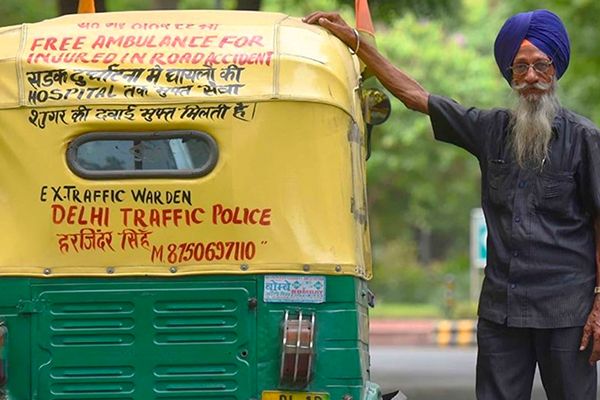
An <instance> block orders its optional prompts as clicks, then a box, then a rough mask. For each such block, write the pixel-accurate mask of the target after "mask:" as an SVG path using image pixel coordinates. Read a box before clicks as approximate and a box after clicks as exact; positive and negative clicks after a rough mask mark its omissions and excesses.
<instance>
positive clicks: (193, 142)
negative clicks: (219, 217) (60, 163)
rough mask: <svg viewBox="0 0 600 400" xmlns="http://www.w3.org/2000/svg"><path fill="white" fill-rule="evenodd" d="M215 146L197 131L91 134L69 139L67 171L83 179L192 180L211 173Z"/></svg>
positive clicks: (211, 140)
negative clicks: (68, 169) (69, 170)
mask: <svg viewBox="0 0 600 400" xmlns="http://www.w3.org/2000/svg"><path fill="white" fill-rule="evenodd" d="M218 155H219V152H218V147H217V143H216V141H215V140H214V139H213V137H212V136H210V135H209V134H207V133H205V132H200V131H162V132H91V133H86V134H84V135H82V136H79V137H78V138H77V139H75V140H73V141H72V142H71V143H70V144H69V147H68V150H67V163H68V165H69V168H70V169H71V170H72V171H73V172H74V173H75V174H76V175H78V176H80V177H82V178H87V179H123V178H196V177H200V176H204V175H206V174H208V173H209V172H210V171H212V170H213V168H214V167H215V165H216V163H217V160H218Z"/></svg>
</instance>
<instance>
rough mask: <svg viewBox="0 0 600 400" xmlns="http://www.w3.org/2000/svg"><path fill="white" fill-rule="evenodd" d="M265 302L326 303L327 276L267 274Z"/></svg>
mask: <svg viewBox="0 0 600 400" xmlns="http://www.w3.org/2000/svg"><path fill="white" fill-rule="evenodd" d="M264 301H265V303H324V302H325V277H324V276H302V275H266V276H265V290H264Z"/></svg>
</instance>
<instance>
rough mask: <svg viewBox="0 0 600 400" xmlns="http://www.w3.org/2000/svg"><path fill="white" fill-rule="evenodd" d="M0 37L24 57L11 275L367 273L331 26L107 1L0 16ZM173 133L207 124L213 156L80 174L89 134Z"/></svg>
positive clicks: (347, 74) (6, 201) (12, 102)
mask: <svg viewBox="0 0 600 400" xmlns="http://www.w3.org/2000/svg"><path fill="white" fill-rule="evenodd" d="M3 32H4V33H3ZM4 42H6V46H4V44H5V43H4ZM0 49H1V50H0V71H11V70H12V71H14V72H13V74H12V75H11V74H10V73H7V74H5V75H3V74H0V108H2V109H0V221H2V229H1V230H0V275H31V276H50V277H52V276H73V275H81V276H107V275H109V276H127V275H189V274H206V273H261V272H282V271H289V272H299V273H321V274H352V275H358V276H362V277H366V278H369V277H370V275H371V271H370V269H371V266H370V245H369V237H368V228H367V226H368V225H367V218H366V202H365V195H364V189H365V188H364V185H365V170H364V141H363V139H362V138H363V136H362V129H359V128H358V127H359V126H361V124H362V117H361V116H360V111H359V108H360V107H359V103H358V102H359V99H358V95H357V91H356V87H357V85H358V81H359V76H358V70H357V69H358V63H357V61H356V59H355V58H354V57H351V56H350V55H349V54H348V50H347V48H346V47H345V46H343V45H342V44H341V43H340V42H339V41H337V40H336V39H333V38H332V37H331V36H330V35H328V34H327V33H325V32H324V31H323V30H321V29H320V28H316V27H312V26H308V25H306V24H302V23H301V22H300V21H299V20H297V19H292V18H289V17H287V16H285V15H282V14H269V13H229V12H209V11H185V12H181V11H171V12H131V13H99V14H86V15H73V16H64V17H61V18H57V19H53V20H48V21H43V22H40V23H38V24H31V25H23V26H22V27H20V28H11V29H8V30H5V31H0ZM7 49H9V50H7ZM17 49H18V50H17ZM11 55H12V56H11ZM173 130H197V131H203V132H206V133H208V134H209V135H211V136H212V137H213V138H214V139H215V140H216V142H217V144H218V148H219V159H218V162H217V165H216V168H215V169H214V170H213V171H212V172H211V173H209V174H208V175H206V176H204V177H200V178H194V179H120V180H118V179H112V180H86V179H83V178H81V177H78V176H76V175H75V174H74V173H73V172H72V171H71V170H70V169H69V168H68V166H67V161H66V152H67V148H68V146H69V143H70V142H71V141H72V140H74V139H75V138H77V137H79V136H81V135H82V134H85V133H89V132H149V131H152V132H159V131H173Z"/></svg>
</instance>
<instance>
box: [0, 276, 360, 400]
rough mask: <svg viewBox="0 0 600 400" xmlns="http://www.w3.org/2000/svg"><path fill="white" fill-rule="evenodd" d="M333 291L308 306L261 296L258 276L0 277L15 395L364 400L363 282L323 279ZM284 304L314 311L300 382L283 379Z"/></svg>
mask: <svg viewBox="0 0 600 400" xmlns="http://www.w3.org/2000/svg"><path fill="white" fill-rule="evenodd" d="M326 286H327V287H326V302H324V303H321V304H301V303H265V302H264V301H263V298H264V297H263V295H264V293H263V288H264V276H262V275H245V276H231V275H227V276H225V275H223V276H200V277H187V278H181V277H180V278H173V279H166V278H162V279H156V278H126V279H123V278H117V279H106V278H98V279H91V278H85V279H84V278H60V279H25V278H3V279H2V280H0V311H1V312H0V319H2V320H4V321H5V322H6V325H7V326H8V328H9V332H10V337H11V339H10V341H9V343H8V349H7V350H8V353H9V357H10V362H11V365H10V373H11V375H10V381H9V389H10V400H67V399H69V400H86V399H89V400H92V399H93V400H126V399H127V400H142V399H143V400H150V399H172V400H175V399H181V400H193V399H198V400H204V399H211V400H212V399H219V400H222V399H226V400H228V399H231V400H238V399H239V400H250V399H260V395H261V393H262V391H263V390H291V389H293V390H304V391H313V392H327V393H329V394H330V395H331V397H330V398H331V399H338V400H339V399H342V398H343V397H344V396H345V395H351V396H352V397H353V398H354V399H361V398H363V397H364V395H365V393H366V391H365V388H366V387H368V385H369V356H368V306H367V295H366V293H367V286H366V282H365V281H363V280H361V279H358V278H355V277H349V276H339V277H333V276H327V277H326ZM5 294H6V295H5ZM253 299H255V300H254V301H252V300H253ZM286 310H288V311H290V312H297V311H299V310H302V311H303V312H304V313H309V312H315V314H316V332H315V333H316V340H315V350H316V355H315V365H314V369H313V371H314V377H313V380H312V381H311V382H310V384H309V385H308V386H307V387H305V388H292V387H286V386H281V385H280V384H279V369H280V360H281V349H282V346H281V344H282V323H283V315H284V313H285V311H286ZM16 338H18V340H16Z"/></svg>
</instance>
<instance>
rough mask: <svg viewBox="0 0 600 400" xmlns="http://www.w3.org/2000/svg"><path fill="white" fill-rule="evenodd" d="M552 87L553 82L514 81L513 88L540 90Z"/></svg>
mask: <svg viewBox="0 0 600 400" xmlns="http://www.w3.org/2000/svg"><path fill="white" fill-rule="evenodd" d="M551 87H552V82H548V83H544V82H536V83H531V84H530V83H527V82H523V83H521V84H516V83H513V89H515V90H525V89H538V90H548V89H550V88H551Z"/></svg>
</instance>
